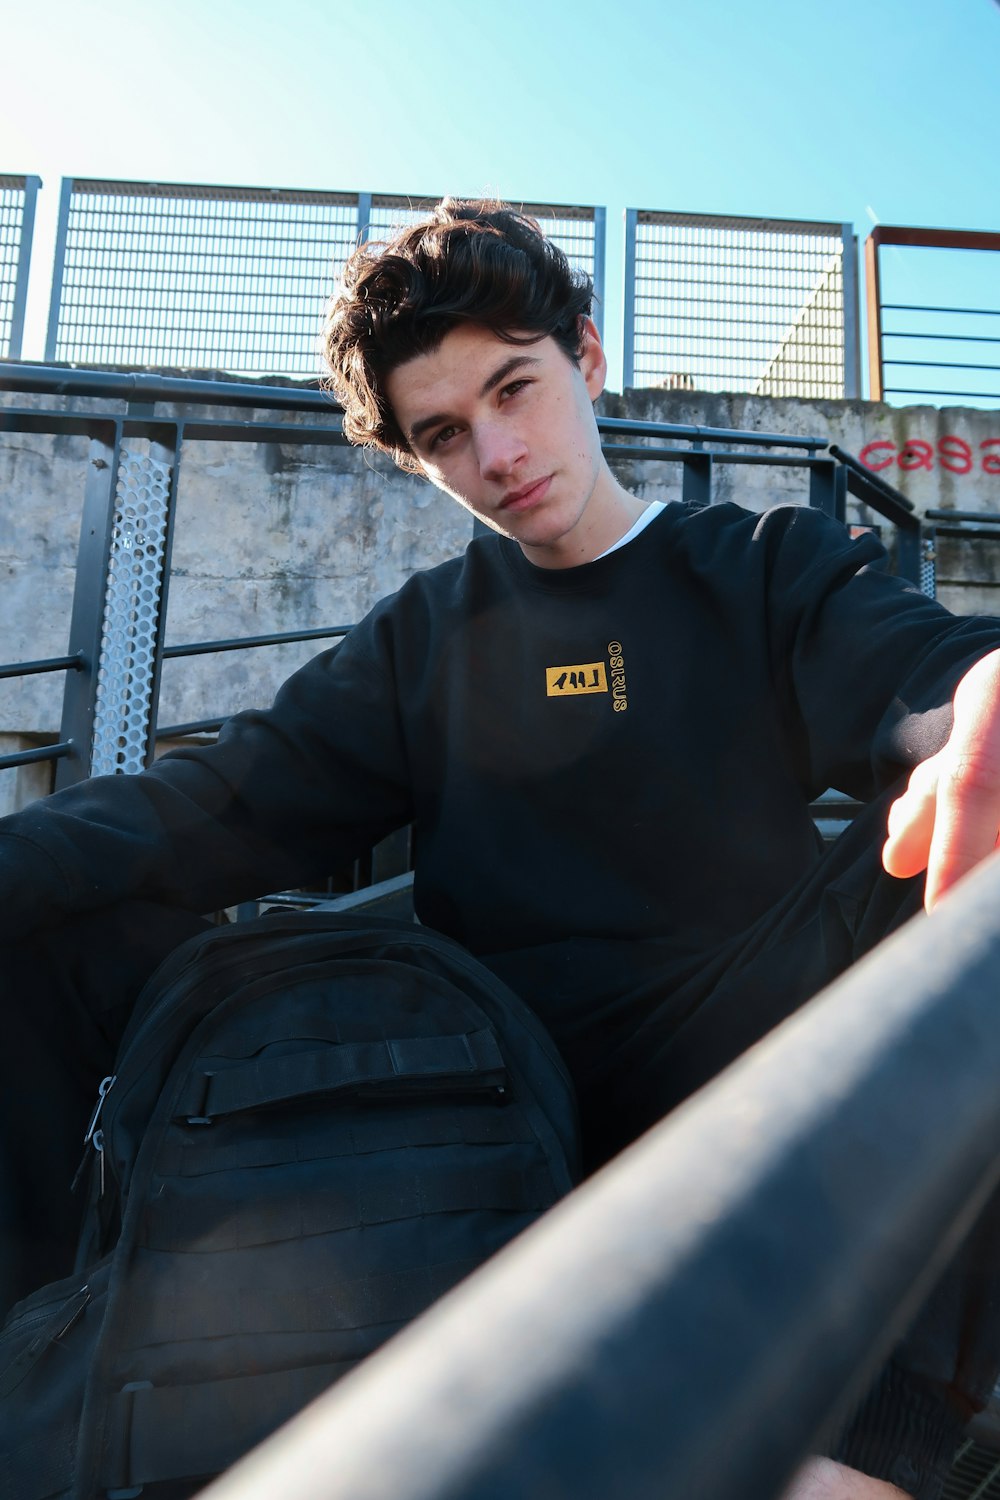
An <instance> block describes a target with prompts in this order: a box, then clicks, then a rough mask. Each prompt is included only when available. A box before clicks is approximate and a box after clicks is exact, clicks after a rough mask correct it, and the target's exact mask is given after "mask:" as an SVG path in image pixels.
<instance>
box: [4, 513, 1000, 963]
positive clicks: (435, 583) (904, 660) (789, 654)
mask: <svg viewBox="0 0 1000 1500" xmlns="http://www.w3.org/2000/svg"><path fill="white" fill-rule="evenodd" d="M883 563H884V559H883V554H882V550H881V548H880V546H879V544H878V543H877V541H876V540H875V539H874V538H873V537H871V536H865V537H862V538H861V539H860V540H858V541H854V542H852V541H851V540H850V539H849V537H848V534H847V533H846V531H845V530H844V529H843V528H842V527H840V526H839V525H837V524H836V523H834V522H831V521H829V520H828V519H826V518H825V517H823V516H822V515H821V514H819V513H818V512H816V511H812V510H809V509H804V508H797V507H779V508H776V509H773V510H771V511H768V512H766V513H765V514H764V515H762V516H758V515H755V514H752V513H750V512H747V511H744V510H742V509H740V508H739V507H737V506H732V505H721V506H714V507H711V508H709V509H707V510H697V509H694V508H692V507H689V506H685V505H680V504H675V505H670V506H668V507H667V508H666V510H665V511H664V512H663V513H662V514H661V515H660V516H659V517H657V518H656V520H654V521H653V522H652V523H651V524H650V525H649V526H648V527H647V528H646V529H645V531H643V532H642V533H641V534H640V536H638V537H637V538H636V539H634V540H633V541H632V542H630V543H628V544H627V545H626V546H625V547H623V548H620V549H619V550H618V551H615V552H613V553H611V554H609V555H608V556H606V557H603V558H600V559H598V560H597V561H596V562H592V563H588V564H585V565H583V566H581V567H576V568H571V569H565V570H557V569H542V568H538V567H535V566H534V565H532V564H531V563H529V562H528V561H527V560H526V559H525V557H524V555H523V554H522V553H521V551H520V549H519V548H518V547H517V546H516V544H514V543H512V542H510V541H507V540H504V539H500V538H497V537H489V538H484V539H481V540H478V541H475V542H473V543H472V545H471V546H470V547H469V549H468V551H467V552H466V554H465V555H464V557H462V558H459V559H456V560H455V561H453V562H449V563H445V564H443V565H442V566H441V567H438V568H435V569H432V570H431V571H429V572H426V573H421V574H418V575H416V576H415V577H414V578H412V579H411V580H410V581H409V582H408V583H407V584H406V585H405V586H404V588H403V589H401V590H400V592H399V593H398V594H396V595H395V596H393V597H392V598H390V599H387V600H385V601H383V602H382V603H381V604H379V605H378V606H377V607H376V608H375V609H374V610H373V611H372V613H371V614H370V615H369V616H368V617H367V618H366V619H365V620H364V621H363V622H362V623H361V624H360V625H358V626H357V627H356V629H355V630H354V631H353V632H352V633H351V635H350V636H349V638H348V639H347V640H346V641H345V642H344V643H343V644H342V645H340V646H339V647H335V648H334V649H333V650H331V651H327V652H325V653H324V654H323V655H321V656H319V657H317V658H316V659H315V660H314V661H312V662H311V663H309V664H308V665H307V666H305V667H304V668H302V669H301V670H300V671H299V672H297V673H296V674H295V675H294V676H293V677H291V678H290V679H289V681H288V682H287V683H286V684H285V685H284V686H283V687H282V689H281V691H280V692H279V694H278V697H277V699H276V701H275V704H274V706H273V707H272V708H271V709H270V710H269V711H267V712H251V713H245V714H240V715H238V716H237V717H236V718H234V719H232V720H231V721H230V722H229V724H228V725H227V726H226V728H225V729H224V730H223V732H222V735H221V736H220V739H219V742H218V744H217V745H214V746H211V747H208V748H200V749H185V750H179V751H174V752H173V753H171V754H170V755H168V756H165V757H164V758H163V759H162V760H161V761H159V762H158V763H157V764H156V765H155V766H154V767H153V768H152V769H151V770H149V771H147V772H145V773H144V774H143V775H141V776H136V777H101V778H95V779H94V780H92V781H90V782H87V783H84V784H82V785H80V786H76V787H72V788H69V789H67V790H65V791H63V792H59V793H57V794H55V795H54V796H52V797H50V798H47V799H45V800H44V801H43V802H40V803H38V804H35V805H34V806H32V807H29V808H28V809H26V810H25V811H24V812H22V813H19V814H16V815H15V816H13V817H11V818H8V819H6V820H4V821H3V822H2V823H0V936H7V937H12V936H16V935H19V934H21V933H23V932H24V931H25V930H27V929H29V928H31V927H34V926H37V925H39V924H45V923H48V922H50V921H51V920H52V919H53V918H54V917H57V916H58V915H59V914H61V913H64V912H75V911H81V910H87V909H90V908H94V907H97V906H101V905H104V904H106V903H109V902H111V901H113V900H117V899H119V898H121V897H124V896H143V897H146V898H149V899H156V900H163V901H167V902H172V903H175V904H179V905H182V906H186V907H190V908H191V909H193V910H196V911H207V910H210V909H213V908H215V907H218V906H222V905H228V904H230V903H232V902H233V901H236V900H239V899H244V898H248V897H251V896H254V895H258V894H262V893H264V892H266V891H269V890H275V889H278V888H280V887H282V886H288V885H300V884H302V883H303V882H305V881H308V880H309V879H310V878H311V877H315V876H317V875H319V874H321V873H323V872H324V871H325V870H327V869H329V868H332V867H335V866H337V865H339V864H340V863H342V862H343V860H344V859H345V857H348V856H352V855H353V854H355V853H356V852H358V851H359V850H361V849H362V848H364V847H367V846H368V845H369V844H371V843H372V842H373V841H375V840H377V839H378V838H380V837H382V836H383V835H384V834H385V833H387V832H388V831H389V830H391V829H392V828H394V827H397V826H400V825H401V824H404V823H407V822H409V821H411V820H415V821H416V824H417V830H418V869H417V876H416V886H415V898H416V906H417V912H418V915H419V916H420V918H421V920H422V921H424V922H426V923H428V924H430V925H432V926H434V927H437V928H439V929H440V930H442V931H444V932H446V933H449V934H451V935H452V936H454V937H456V938H458V939H459V940H460V941H462V942H463V943H465V944H467V945H468V946H469V947H470V948H471V949H472V950H473V951H474V952H477V953H497V952H503V951H504V950H507V949H510V948H515V947H516V948H524V947H530V946H531V945H533V944H539V945H542V944H552V943H555V944H559V943H562V942H565V941H566V940H569V939H574V938H576V937H579V936H580V935H581V934H583V935H587V936H588V937H591V938H595V939H602V938H607V939H610V940H615V941H617V940H632V941H634V940H639V941H644V940H646V939H653V938H655V939H656V940H658V942H659V943H661V944H662V943H664V942H665V943H667V945H668V946H669V947H670V948H671V950H672V951H673V952H674V953H675V954H676V955H677V956H678V957H682V956H685V955H697V954H698V953H699V952H708V951H710V950H711V949H712V948H713V947H714V946H715V945H716V944H718V943H719V942H721V941H724V940H725V939H726V938H728V937H731V936H732V935H733V934H735V933H738V932H741V931H743V930H744V929H745V928H746V927H747V926H749V924H750V923H751V922H753V921H754V920H755V918H757V917H758V916H759V915H760V914H761V913H762V912H764V911H765V910H767V909H768V908H769V907H770V906H772V905H773V903H774V902H775V901H777V900H778V898H779V897H780V896H781V895H782V893H783V892H785V891H786V890H787V889H788V888H789V887H790V886H791V885H792V884H793V883H794V882H795V881H796V880H797V879H799V878H800V877H801V875H802V874H803V873H804V872H805V871H806V870H807V869H808V868H809V866H810V865H811V863H812V862H813V861H814V860H815V859H816V858H817V838H816V834H815V831H814V828H813V824H812V821H811V819H810V815H809V811H808V803H809V800H810V799H811V798H812V797H813V796H815V795H816V794H817V793H818V792H820V791H822V790H823V789H824V788H826V787H828V786H835V787H838V788H841V789H842V790H844V791H847V792H850V793H853V794H856V795H858V796H860V797H862V798H867V797H870V796H871V795H872V794H873V792H874V791H875V790H877V789H878V788H880V787H881V786H883V785H887V784H888V783H889V782H890V781H892V780H893V779H895V778H896V777H897V776H898V775H899V773H900V772H901V771H902V770H903V769H904V768H906V767H908V766H910V765H912V764H914V763H916V762H917V761H918V760H921V759H923V758H924V757H925V756H926V755H927V754H930V753H932V752H933V751H934V750H936V749H937V748H939V747H940V745H941V744H942V743H943V741H944V738H945V737H946V734H947V731H948V728H949V726H950V698H951V694H952V691H953V689H954V686H955V683H956V682H957V680H958V678H959V677H960V676H961V675H962V672H963V671H964V670H965V669H966V668H967V667H968V666H969V664H970V663H971V662H972V661H974V660H975V659H977V658H978V657H979V656H982V655H983V654H985V652H987V651H988V650H991V649H993V648H994V647H996V646H998V645H1000V622H997V621H994V620H987V619H981V618H970V619H959V618H956V617H954V616H952V615H950V614H949V613H948V612H947V611H946V610H944V609H943V608H941V607H940V606H939V605H937V604H935V603H933V602H932V601H930V600H928V599H925V598H924V597H923V596H921V595H920V594H919V593H917V592H916V591H915V590H914V589H913V588H912V587H911V586H908V585H905V584H903V583H902V582H900V581H898V580H896V579H894V578H891V577H890V576H888V575H887V574H886V573H885V572H884V571H883Z"/></svg>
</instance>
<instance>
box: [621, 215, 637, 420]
mask: <svg viewBox="0 0 1000 1500" xmlns="http://www.w3.org/2000/svg"><path fill="white" fill-rule="evenodd" d="M638 225H639V210H638V209H637V208H627V209H626V210H625V316H624V322H625V326H624V329H623V330H622V335H623V336H622V390H624V391H627V390H628V389H629V387H630V386H632V385H634V384H635V275H636V264H635V255H636V234H637V230H638Z"/></svg>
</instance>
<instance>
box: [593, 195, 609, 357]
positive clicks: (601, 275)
mask: <svg viewBox="0 0 1000 1500" xmlns="http://www.w3.org/2000/svg"><path fill="white" fill-rule="evenodd" d="M607 238H608V211H607V209H606V208H602V207H597V208H595V209H594V307H593V314H592V315H593V319H594V322H595V324H596V325H597V331H598V333H599V334H600V335H601V338H602V339H603V338H604V284H605V261H606V255H607Z"/></svg>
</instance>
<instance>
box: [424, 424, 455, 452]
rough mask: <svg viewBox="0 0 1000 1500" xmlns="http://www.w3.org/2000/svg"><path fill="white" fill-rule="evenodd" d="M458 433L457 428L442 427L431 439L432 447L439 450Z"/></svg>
mask: <svg viewBox="0 0 1000 1500" xmlns="http://www.w3.org/2000/svg"><path fill="white" fill-rule="evenodd" d="M457 431H458V428H457V427H442V428H441V429H440V431H438V432H436V433H435V434H434V436H433V437H432V438H431V447H432V448H439V447H440V446H441V445H442V444H443V443H448V442H450V441H451V439H452V438H453V437H454V436H455V433H456V432H457Z"/></svg>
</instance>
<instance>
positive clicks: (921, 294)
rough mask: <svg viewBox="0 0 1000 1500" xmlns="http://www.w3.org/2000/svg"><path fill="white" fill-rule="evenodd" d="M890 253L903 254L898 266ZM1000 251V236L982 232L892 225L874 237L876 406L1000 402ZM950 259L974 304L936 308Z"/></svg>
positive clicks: (871, 369) (871, 321) (870, 291)
mask: <svg viewBox="0 0 1000 1500" xmlns="http://www.w3.org/2000/svg"><path fill="white" fill-rule="evenodd" d="M884 247H892V248H893V249H894V250H895V252H896V253H895V254H894V256H893V257H892V259H891V261H887V258H886V257H885V256H884V255H883V248H884ZM901 250H905V251H906V252H907V254H906V255H905V256H902V255H900V254H899V252H900V251H901ZM998 251H1000V234H989V233H984V232H980V231H978V230H963V229H921V228H917V227H914V226H912V225H890V224H879V225H877V226H876V228H875V229H873V230H872V233H871V234H870V235H869V236H868V239H867V241H866V242H865V282H866V298H867V318H868V379H869V392H870V396H871V399H872V400H873V401H884V400H885V399H886V398H887V397H888V396H924V397H932V398H933V399H934V400H935V401H940V400H941V399H942V398H943V399H945V400H947V401H969V400H972V401H983V400H985V401H991V402H992V401H1000V255H998V253H997V252H998ZM942 257H946V258H947V261H948V262H950V269H951V271H952V278H951V279H952V280H953V281H955V282H958V283H959V284H960V285H961V286H962V287H963V290H964V295H965V296H966V297H971V298H972V299H973V301H972V302H971V304H966V305H958V306H951V305H946V304H943V303H940V302H938V301H932V300H930V298H931V297H932V296H933V288H934V287H935V286H937V285H939V284H940V281H941V279H942V278H941V271H942V264H941V262H942ZM935 272H936V273H937V274H934V273H935ZM893 288H895V290H892V289H893ZM887 292H888V297H887ZM977 304H979V305H977ZM984 360H985V363H984V362H983V361H984ZM903 382H906V383H903ZM969 387H972V389H969Z"/></svg>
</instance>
